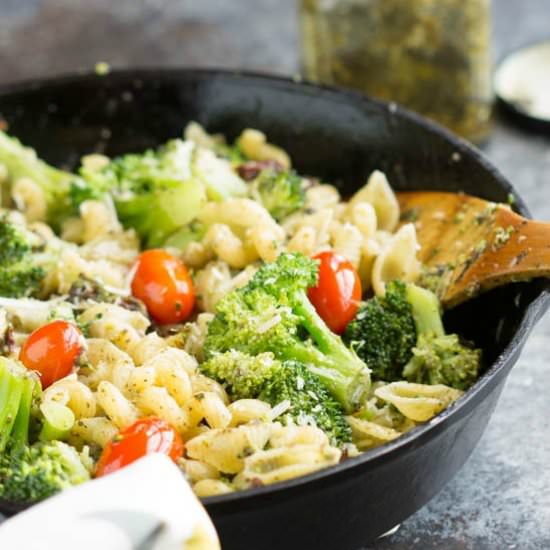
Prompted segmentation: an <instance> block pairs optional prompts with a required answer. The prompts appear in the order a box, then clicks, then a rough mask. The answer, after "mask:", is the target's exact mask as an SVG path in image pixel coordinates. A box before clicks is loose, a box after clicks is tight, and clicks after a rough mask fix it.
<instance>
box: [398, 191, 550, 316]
mask: <svg viewBox="0 0 550 550" xmlns="http://www.w3.org/2000/svg"><path fill="white" fill-rule="evenodd" d="M398 200H399V204H400V206H401V222H402V223H406V222H414V223H415V225H416V230H417V235H418V240H419V242H420V245H421V249H420V251H419V259H420V260H421V261H422V263H423V264H424V270H423V273H422V275H421V276H420V279H419V284H420V285H422V286H426V287H427V288H431V289H432V290H434V292H436V294H437V295H438V296H439V298H440V300H441V303H442V304H443V306H444V307H446V308H450V307H453V306H455V305H457V304H459V303H461V302H463V301H465V300H468V299H470V298H472V297H474V296H476V295H477V294H479V293H480V292H484V291H486V290H489V289H491V288H494V287H497V286H502V285H505V284H507V283H511V282H516V281H526V280H529V279H533V278H534V277H549V276H550V223H542V222H536V221H532V220H528V219H526V218H523V217H521V216H520V215H518V214H516V213H514V212H512V210H511V209H510V207H509V206H508V205H505V204H497V203H493V202H488V201H485V200H482V199H479V198H476V197H471V196H469V195H464V194H460V193H443V192H432V191H414V192H404V193H398Z"/></svg>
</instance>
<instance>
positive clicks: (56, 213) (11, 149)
mask: <svg viewBox="0 0 550 550" xmlns="http://www.w3.org/2000/svg"><path fill="white" fill-rule="evenodd" d="M0 162H2V164H4V165H5V166H6V168H7V170H8V174H9V177H10V180H11V181H12V182H14V181H16V180H18V179H20V178H23V177H26V178H29V179H31V180H32V181H33V182H34V183H36V184H37V185H38V186H39V187H40V188H41V189H42V191H43V192H44V195H45V197H46V202H47V206H48V215H47V217H48V221H49V223H50V225H52V224H53V225H54V226H56V227H57V228H58V226H59V224H60V218H62V217H65V216H66V215H67V213H68V209H69V205H68V191H69V187H70V183H71V182H72V181H76V180H78V177H77V176H75V175H74V174H71V173H70V172H64V171H63V170H58V169H57V168H54V167H53V166H50V165H49V164H47V163H46V162H44V161H42V160H40V159H39V158H38V157H37V156H36V153H35V152H34V151H33V150H32V149H29V148H27V147H25V146H24V145H23V144H22V143H21V142H20V141H19V140H18V139H16V138H13V137H10V136H8V135H7V134H6V133H4V132H2V131H0Z"/></svg>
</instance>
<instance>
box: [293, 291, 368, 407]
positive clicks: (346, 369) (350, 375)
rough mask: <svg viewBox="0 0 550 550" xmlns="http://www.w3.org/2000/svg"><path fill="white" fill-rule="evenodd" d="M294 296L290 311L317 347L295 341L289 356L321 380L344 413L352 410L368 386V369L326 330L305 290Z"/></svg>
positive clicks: (338, 339) (364, 394)
mask: <svg viewBox="0 0 550 550" xmlns="http://www.w3.org/2000/svg"><path fill="white" fill-rule="evenodd" d="M293 299H294V302H293V310H294V312H295V313H296V314H297V315H298V316H299V317H300V318H301V320H302V324H303V325H304V327H305V328H306V330H307V331H308V333H309V334H310V336H311V338H312V339H313V341H314V342H315V344H316V345H317V348H318V349H315V348H314V347H313V346H307V345H300V344H296V345H295V346H294V347H293V349H292V351H291V354H290V356H289V358H291V357H292V354H294V357H295V358H297V359H298V360H300V361H302V362H303V363H304V364H305V365H306V366H307V367H308V368H309V370H311V371H312V372H314V373H315V374H316V375H317V376H319V378H321V379H322V381H323V382H324V384H325V385H326V386H327V387H328V389H329V390H330V392H331V393H332V394H333V395H334V396H335V397H336V398H337V399H338V400H339V401H340V403H342V405H343V406H344V408H345V409H346V411H347V412H349V411H352V410H354V409H355V408H356V407H357V406H358V405H359V404H360V403H361V402H362V398H363V397H364V396H366V394H367V392H368V390H369V388H370V371H369V370H368V369H367V368H366V367H365V364H364V363H363V362H362V361H361V360H360V359H359V358H358V357H357V356H356V355H355V353H354V352H353V351H351V350H349V349H348V348H347V347H346V346H345V345H344V344H343V342H342V340H341V339H340V337H339V336H337V335H336V334H334V333H333V332H331V331H330V330H329V329H328V327H327V326H326V324H325V323H324V321H323V320H322V319H321V318H320V317H319V315H318V313H317V311H316V310H315V308H314V307H313V305H312V303H311V302H310V301H309V298H308V297H307V295H306V294H305V292H303V291H298V292H295V293H294V294H293Z"/></svg>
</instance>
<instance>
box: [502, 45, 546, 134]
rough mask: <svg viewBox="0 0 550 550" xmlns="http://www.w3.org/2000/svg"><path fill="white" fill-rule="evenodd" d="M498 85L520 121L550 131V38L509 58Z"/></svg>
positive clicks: (510, 111) (518, 51)
mask: <svg viewBox="0 0 550 550" xmlns="http://www.w3.org/2000/svg"><path fill="white" fill-rule="evenodd" d="M494 84H495V93H496V96H497V98H498V99H499V102H500V104H501V106H503V107H504V108H505V110H506V111H507V112H508V114H510V115H512V117H513V118H514V119H515V120H516V121H517V122H518V123H521V124H522V125H524V126H527V127H529V128H530V129H533V130H539V131H543V132H545V133H547V132H550V41H544V42H539V43H537V44H532V45H530V46H527V47H525V48H521V49H519V50H517V51H515V52H513V53H511V54H510V55H509V56H507V57H505V58H504V59H503V61H502V62H501V63H500V64H499V66H498V67H497V70H496V72H495V82H494Z"/></svg>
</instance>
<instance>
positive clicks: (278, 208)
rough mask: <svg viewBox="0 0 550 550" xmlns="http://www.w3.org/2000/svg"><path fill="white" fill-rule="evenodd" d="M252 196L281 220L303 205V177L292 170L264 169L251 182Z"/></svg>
mask: <svg viewBox="0 0 550 550" xmlns="http://www.w3.org/2000/svg"><path fill="white" fill-rule="evenodd" d="M251 194H252V196H253V197H254V198H255V199H257V200H259V202H261V203H262V205H263V206H264V207H265V208H266V209H267V211H268V212H269V213H270V214H271V215H272V216H273V217H274V218H275V219H276V220H277V221H280V220H282V219H284V218H286V217H287V216H288V215H290V214H292V213H293V212H295V211H296V210H299V209H300V208H302V207H303V205H304V201H305V194H304V190H303V187H302V179H301V178H300V177H299V176H298V175H296V174H295V173H294V172H292V171H291V170H282V171H281V170H275V169H273V168H267V169H265V170H262V171H261V172H260V174H259V175H258V177H257V178H256V179H255V180H254V181H253V182H252V184H251Z"/></svg>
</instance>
